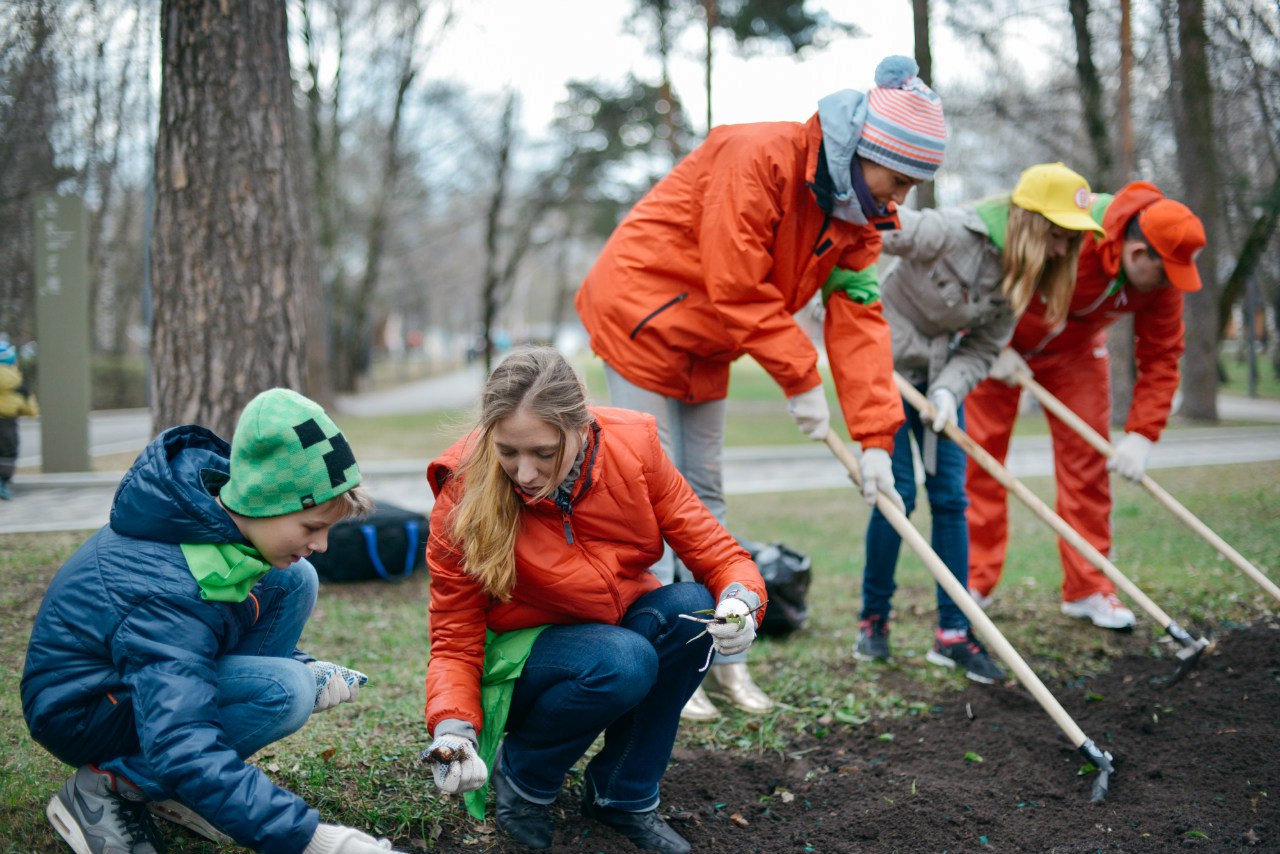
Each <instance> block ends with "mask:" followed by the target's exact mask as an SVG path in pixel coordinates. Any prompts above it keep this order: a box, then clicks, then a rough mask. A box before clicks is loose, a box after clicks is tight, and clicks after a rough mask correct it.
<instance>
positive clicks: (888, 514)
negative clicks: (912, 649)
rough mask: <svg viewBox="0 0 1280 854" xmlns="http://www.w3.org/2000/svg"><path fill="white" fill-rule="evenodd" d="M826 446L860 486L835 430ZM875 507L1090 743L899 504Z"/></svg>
mask: <svg viewBox="0 0 1280 854" xmlns="http://www.w3.org/2000/svg"><path fill="white" fill-rule="evenodd" d="M826 442H827V447H828V448H830V449H831V453H833V454H835V456H836V459H838V460H839V461H840V462H841V463H842V464H843V465H844V467H845V470H846V471H848V472H849V478H850V480H852V481H853V482H854V483H855V484H857V486H858V487H859V488H861V486H862V469H861V468H860V467H859V466H858V460H857V459H856V458H855V457H854V456H853V452H852V451H850V450H849V449H848V448H847V447H845V444H844V442H842V441H841V440H840V437H839V436H837V435H836V434H835V432H834V431H828V432H827V439H826ZM876 507H877V508H878V509H879V510H880V512H881V513H883V514H884V517H885V518H886V519H887V520H889V524H890V525H892V526H893V529H894V530H895V531H897V532H898V535H899V536H901V537H902V539H903V540H904V541H905V542H906V543H907V545H908V546H909V547H910V548H911V550H912V551H913V552H915V553H916V554H917V555H918V556H919V557H920V560H922V561H923V562H924V565H925V566H927V567H928V568H929V572H930V573H932V574H933V577H934V579H936V580H937V582H938V583H939V584H941V585H942V589H943V590H945V591H947V595H948V596H950V597H951V600H952V601H953V602H955V603H956V605H958V606H959V607H960V610H961V611H962V612H964V615H965V616H966V617H968V618H969V622H970V624H972V625H973V626H975V627H976V628H977V630H978V634H980V635H981V636H982V639H983V640H984V641H986V642H987V644H988V645H989V646H990V647H991V650H992V651H993V652H994V653H995V654H996V655H998V656H999V657H1000V660H1001V661H1003V662H1004V663H1005V664H1007V665H1008V666H1009V669H1010V670H1012V671H1013V673H1014V675H1015V676H1017V677H1018V681H1019V682H1021V683H1022V684H1023V685H1024V686H1025V687H1026V689H1027V690H1028V691H1030V692H1031V695H1032V696H1033V697H1035V698H1036V701H1037V702H1038V703H1039V704H1040V705H1041V707H1043V708H1044V710H1045V711H1046V712H1048V713H1049V717H1051V718H1053V722H1054V723H1056V724H1057V725H1058V727H1059V728H1060V729H1061V730H1062V731H1063V733H1065V734H1066V736H1067V738H1068V739H1070V740H1071V743H1072V745H1074V746H1075V747H1076V748H1077V749H1081V748H1082V747H1083V746H1085V745H1086V743H1087V744H1088V745H1089V746H1092V742H1091V741H1089V739H1088V738H1087V737H1086V736H1085V734H1084V731H1083V730H1082V729H1080V727H1079V726H1077V725H1076V722H1075V721H1074V720H1072V719H1071V716H1070V715H1069V714H1067V710H1066V709H1064V708H1062V705H1061V704H1060V703H1059V702H1058V701H1057V699H1056V698H1055V697H1054V696H1053V694H1051V693H1049V689H1048V688H1046V687H1045V686H1044V683H1043V682H1041V681H1040V677H1038V676H1036V674H1035V671H1033V670H1032V669H1031V668H1030V667H1029V666H1028V665H1027V663H1026V662H1025V661H1023V660H1022V656H1020V655H1018V652H1017V650H1015V649H1014V648H1013V645H1012V644H1011V643H1009V641H1008V640H1006V639H1005V636H1004V635H1002V634H1001V633H1000V630H999V629H997V628H996V624H995V623H993V622H991V618H990V617H988V616H987V615H986V612H984V611H983V610H982V609H981V608H979V607H978V603H977V602H974V601H973V597H972V596H970V595H969V591H968V590H966V589H965V588H964V585H963V584H961V583H960V582H959V581H957V580H956V577H955V576H954V575H952V574H951V570H950V569H948V568H947V565H946V564H945V563H943V562H942V558H940V557H938V553H937V552H935V551H934V550H933V547H932V546H930V545H929V544H928V543H927V542H925V539H924V535H923V534H921V533H920V532H919V531H917V530H916V527H915V526H914V525H912V524H911V520H909V519H908V518H907V514H905V513H903V512H902V511H901V510H899V509H898V505H896V504H894V503H893V500H892V499H890V498H889V497H888V496H887V495H884V494H883V493H882V494H880V495H878V496H876Z"/></svg>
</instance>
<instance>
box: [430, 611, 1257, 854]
mask: <svg viewBox="0 0 1280 854" xmlns="http://www.w3.org/2000/svg"><path fill="white" fill-rule="evenodd" d="M1134 640H1135V643H1133V644H1126V647H1131V650H1130V651H1129V652H1128V653H1127V654H1126V655H1125V656H1124V657H1123V658H1119V659H1117V660H1115V661H1114V662H1113V663H1112V667H1111V668H1110V670H1109V671H1108V672H1107V673H1106V674H1104V675H1101V676H1098V677H1095V678H1091V679H1081V680H1076V681H1075V682H1074V683H1071V684H1067V685H1063V684H1050V685H1049V686H1048V687H1049V688H1050V690H1051V691H1052V692H1053V694H1054V696H1055V697H1057V699H1058V700H1059V702H1061V703H1062V705H1063V707H1064V708H1065V709H1066V710H1067V713H1068V714H1070V715H1071V717H1072V719H1074V720H1075V722H1076V723H1077V724H1078V725H1079V726H1080V728H1081V729H1082V730H1083V731H1084V732H1085V734H1086V735H1087V736H1088V737H1089V738H1091V739H1093V740H1094V741H1095V742H1096V743H1098V744H1099V745H1100V746H1101V747H1103V748H1104V749H1106V750H1109V751H1110V752H1111V753H1112V754H1113V755H1114V757H1115V765H1116V772H1115V774H1113V775H1112V777H1111V789H1110V793H1109V795H1108V796H1107V799H1106V801H1105V802H1104V803H1102V804H1100V805H1096V806H1095V805H1093V804H1092V803H1091V802H1090V797H1089V795H1090V785H1091V784H1092V781H1093V779H1094V777H1095V774H1093V773H1084V774H1081V773H1078V772H1079V771H1080V770H1081V769H1082V767H1083V766H1084V765H1085V760H1084V758H1083V757H1082V756H1081V755H1080V754H1079V753H1078V752H1076V750H1075V749H1074V748H1073V747H1072V746H1071V745H1070V743H1069V742H1068V741H1067V739H1066V738H1065V736H1064V735H1063V734H1062V732H1061V730H1060V729H1059V728H1058V727H1057V725H1056V724H1054V723H1053V720H1052V719H1051V718H1050V717H1049V716H1048V714H1047V713H1046V712H1045V711H1044V710H1043V709H1042V708H1041V707H1040V705H1039V704H1038V703H1036V702H1035V700H1034V699H1033V698H1032V697H1031V696H1030V694H1028V693H1027V692H1026V691H1025V690H1023V689H1021V688H1019V687H1017V686H1016V685H1010V686H982V685H976V684H970V685H969V687H967V688H966V689H965V690H964V691H962V692H960V693H953V694H948V695H947V696H945V697H943V698H940V699H938V700H937V705H935V706H934V707H933V708H932V709H931V710H930V711H928V712H926V713H923V714H920V715H917V716H906V717H900V718H892V719H884V720H876V721H873V722H870V723H867V724H864V725H862V726H860V727H839V728H837V729H835V730H833V731H832V732H830V733H828V734H826V735H825V737H823V738H821V739H819V738H817V737H812V738H809V739H807V740H805V739H799V740H797V742H796V743H795V744H793V745H792V746H791V748H790V750H789V751H788V752H787V755H784V756H776V755H775V756H768V757H761V756H759V755H748V754H734V753H730V752H726V751H705V750H689V749H678V750H677V752H676V755H675V756H674V757H673V760H672V763H671V767H670V769H669V770H668V772H667V775H666V777H665V778H664V780H663V784H662V807H661V809H662V810H663V814H664V815H665V816H667V817H668V819H669V820H670V821H671V824H672V826H673V827H675V828H677V829H678V830H679V831H680V833H681V834H683V835H684V836H685V837H686V838H687V839H688V840H689V841H690V842H691V843H692V844H693V849H694V851H695V852H719V851H726V852H735V854H736V852H748V851H751V852H791V851H795V852H809V851H812V852H860V851H875V852H879V851H903V852H944V851H946V852H962V851H1038V852H1040V851H1046V852H1047V851H1055V852H1092V851H1169V850H1173V849H1182V848H1203V849H1205V850H1213V851H1220V850H1229V849H1236V848H1243V849H1251V850H1254V851H1280V624H1278V623H1276V622H1275V621H1270V622H1263V623H1259V624H1256V625H1253V626H1250V627H1247V628H1243V629H1238V630H1235V631H1231V632H1228V633H1225V634H1222V635H1220V636H1219V637H1218V639H1217V645H1216V648H1215V649H1214V650H1212V651H1211V652H1210V653H1208V654H1206V655H1205V656H1204V657H1203V658H1202V659H1201V661H1200V664H1199V665H1198V667H1197V668H1196V669H1195V670H1193V671H1191V673H1190V674H1189V675H1188V676H1187V677H1186V678H1185V679H1183V680H1182V681H1181V682H1179V683H1178V684H1176V685H1173V686H1166V685H1165V684H1164V683H1165V682H1166V681H1167V679H1168V677H1169V676H1170V675H1171V674H1172V673H1173V671H1174V665H1173V663H1172V659H1171V658H1170V657H1167V656H1166V657H1163V658H1156V657H1154V656H1153V655H1152V653H1151V648H1150V646H1149V645H1147V644H1141V643H1137V642H1136V641H1137V639H1136V638H1135V639H1134ZM580 792H581V786H580V784H579V783H578V781H576V780H575V781H573V782H572V783H571V784H570V785H569V786H567V787H566V789H565V791H564V792H563V793H562V794H561V797H560V799H559V800H558V801H557V803H556V804H555V805H554V807H553V810H554V812H555V814H556V816H557V832H556V840H555V845H554V846H553V848H552V851H554V852H601V854H632V852H635V851H636V850H637V849H636V848H635V847H634V846H632V845H631V843H630V842H629V841H628V840H626V839H624V838H623V837H621V836H619V835H617V834H616V833H614V832H613V831H611V830H610V829H608V828H606V827H603V826H602V825H599V824H597V823H595V822H591V821H587V820H585V819H583V818H582V817H581V816H580V815H579V813H578V803H577V798H578V796H579V794H580ZM437 846H438V847H436V848H435V849H433V850H438V851H455V852H456V851H471V852H474V851H487V852H500V854H506V852H516V851H522V850H524V849H522V848H521V847H520V846H518V845H516V844H515V843H513V842H512V841H511V840H510V839H509V838H507V837H506V836H505V835H504V834H502V833H501V832H499V831H495V830H493V828H492V821H490V822H488V823H487V824H486V825H481V826H474V825H473V826H471V827H470V829H469V832H466V833H464V834H461V835H451V834H450V833H449V832H447V831H446V833H445V834H444V835H443V836H442V837H440V838H439V839H438V840H437Z"/></svg>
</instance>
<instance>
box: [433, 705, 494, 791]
mask: <svg viewBox="0 0 1280 854" xmlns="http://www.w3.org/2000/svg"><path fill="white" fill-rule="evenodd" d="M451 724H462V722H461V721H454V720H452V719H450V720H443V721H441V722H440V723H439V724H437V725H436V738H435V741H433V742H431V746H430V747H428V748H427V749H426V750H425V751H423V753H422V756H421V759H422V761H423V762H426V763H427V764H428V765H430V766H431V775H432V776H433V777H434V778H435V781H436V787H437V788H438V789H439V790H440V791H442V792H448V793H449V794H451V795H457V794H460V793H462V792H470V791H471V790H472V789H478V788H480V787H481V786H483V785H484V783H485V781H486V780H488V779H489V769H488V767H486V766H485V764H484V760H483V759H481V758H480V754H479V753H477V752H476V744H475V742H474V741H472V740H471V739H469V738H467V737H466V736H462V735H458V734H457V733H454V732H443V731H442V730H447V729H449V728H450V725H451ZM462 725H463V726H466V727H468V728H469V727H470V725H469V724H462Z"/></svg>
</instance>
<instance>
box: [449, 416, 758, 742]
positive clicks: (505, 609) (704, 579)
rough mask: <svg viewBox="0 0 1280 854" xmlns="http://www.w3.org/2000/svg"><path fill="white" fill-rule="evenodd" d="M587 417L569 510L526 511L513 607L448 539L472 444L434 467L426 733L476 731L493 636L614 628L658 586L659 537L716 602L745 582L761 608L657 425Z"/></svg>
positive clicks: (751, 577)
mask: <svg viewBox="0 0 1280 854" xmlns="http://www.w3.org/2000/svg"><path fill="white" fill-rule="evenodd" d="M591 412H592V415H593V416H594V417H595V423H594V425H593V427H592V435H591V437H590V439H589V441H588V446H587V452H586V458H585V460H584V462H583V464H582V472H581V474H580V475H579V477H578V482H577V484H576V485H575V486H574V490H573V494H572V496H571V499H570V508H571V509H570V510H569V511H568V512H565V511H562V510H561V509H560V508H559V507H557V506H556V504H555V502H554V501H552V500H551V499H549V498H548V499H542V500H538V501H531V502H527V503H526V505H525V508H524V511H523V513H522V518H521V522H520V532H519V534H518V535H517V539H516V573H517V581H516V586H515V589H514V591H513V592H512V595H511V598H510V599H509V600H508V601H505V602H500V601H497V600H495V599H493V598H492V597H490V596H488V595H487V594H486V593H485V592H484V591H483V590H482V589H481V587H480V585H479V584H478V583H477V582H476V581H475V579H473V578H472V577H471V576H469V575H467V574H466V573H465V572H464V571H463V568H462V565H461V552H460V548H459V547H458V544H457V543H456V542H454V541H453V539H452V537H451V535H450V526H449V516H450V513H451V512H452V510H453V508H454V507H455V506H456V505H457V503H458V501H459V500H460V499H461V495H462V491H463V489H464V488H465V484H463V483H462V482H461V480H460V478H456V477H454V476H453V475H454V473H455V472H456V471H457V470H458V468H459V466H460V465H461V463H462V461H463V459H464V458H465V457H466V455H467V453H468V448H469V446H470V443H472V442H474V441H475V439H476V434H474V433H473V434H472V435H470V436H467V437H466V438H464V439H462V440H460V441H458V442H457V443H455V444H454V445H453V447H451V448H449V450H447V451H445V453H444V454H443V455H441V456H440V457H439V458H438V459H436V460H435V461H434V462H432V463H431V465H430V466H429V467H428V468H427V480H428V482H429V483H430V485H431V489H432V491H433V492H434V493H435V494H436V503H435V507H434V508H433V509H432V511H431V535H430V537H429V539H428V541H427V566H428V567H429V569H430V571H431V604H430V609H429V613H430V617H431V629H430V637H431V662H430V665H429V666H428V668H427V706H426V718H427V731H428V732H434V731H435V726H436V724H437V723H438V722H439V721H441V720H443V719H445V718H456V719H458V720H463V721H468V722H470V723H471V724H472V725H473V726H475V728H476V731H477V732H479V731H480V728H481V725H482V724H483V722H484V719H483V715H482V713H481V707H480V674H481V671H482V670H483V667H484V641H485V629H486V628H487V629H492V630H493V631H494V632H498V633H501V632H509V631H512V630H514V629H523V628H528V627H530V626H539V625H544V624H548V623H551V624H560V625H568V624H577V623H605V624H608V625H617V624H618V623H619V622H620V621H621V619H622V617H623V615H624V614H625V613H626V611H627V608H629V607H630V606H631V604H632V603H633V602H635V601H636V600H637V599H639V598H640V597H641V596H643V595H644V594H645V593H648V592H649V591H651V590H655V589H657V588H658V587H659V586H660V584H659V582H658V580H657V578H655V577H654V575H653V573H651V572H650V571H649V567H650V566H652V565H653V564H654V562H655V561H657V560H658V558H659V557H660V556H661V555H662V542H663V539H664V538H665V539H666V540H667V541H668V542H670V543H671V547H672V548H673V549H675V552H676V554H677V555H678V556H679V557H680V559H681V560H682V561H684V564H685V566H687V567H688V568H689V569H690V571H692V572H693V576H694V578H696V579H697V580H698V581H700V582H701V583H703V584H705V585H706V587H707V589H708V590H710V591H711V593H712V595H713V596H715V597H716V598H717V599H718V598H719V596H720V594H721V592H723V591H724V589H725V588H727V587H728V586H729V585H730V584H732V583H734V582H739V583H741V584H742V585H743V586H745V587H746V588H747V589H748V590H750V591H752V592H753V593H755V594H756V595H757V596H759V597H760V601H761V602H764V601H765V596H766V594H765V587H764V579H762V578H761V577H760V571H759V570H758V569H756V565H755V564H754V563H752V561H751V558H750V556H749V555H748V554H747V552H746V550H744V549H743V548H742V546H740V545H738V542H737V541H736V540H734V538H733V537H732V536H730V535H729V533H728V532H727V531H725V529H724V528H723V527H721V525H720V523H719V522H717V521H716V519H715V517H714V516H712V515H711V513H710V512H709V511H708V510H707V509H706V507H705V506H703V504H702V502H701V501H700V500H699V499H698V497H697V496H696V495H694V493H693V490H692V489H691V488H690V487H689V484H688V483H687V482H686V481H685V479H684V478H683V477H681V476H680V473H679V472H678V471H676V468H675V465H674V464H673V463H672V462H671V461H670V460H669V459H668V458H667V456H666V454H664V453H663V451H662V446H661V445H660V444H659V443H658V428H657V423H656V422H655V421H654V419H653V417H652V416H650V415H645V414H643V413H639V412H632V411H629V410H625V409H612V408H607V407H593V408H592V410H591ZM512 488H513V489H514V488H515V487H514V486H513V487H512ZM763 615H764V610H763V609H761V610H760V611H758V612H757V613H756V620H757V622H758V621H759V620H760V619H762V618H763Z"/></svg>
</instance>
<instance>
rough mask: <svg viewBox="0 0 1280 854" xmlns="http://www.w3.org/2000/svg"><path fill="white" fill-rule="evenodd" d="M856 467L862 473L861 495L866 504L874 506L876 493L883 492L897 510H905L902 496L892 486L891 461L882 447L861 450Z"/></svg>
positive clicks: (905, 506)
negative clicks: (860, 457)
mask: <svg viewBox="0 0 1280 854" xmlns="http://www.w3.org/2000/svg"><path fill="white" fill-rule="evenodd" d="M858 468H859V469H860V474H861V475H862V497H863V498H865V499H867V503H868V504H870V505H872V506H873V507H874V506H875V503H876V493H878V492H883V493H884V494H885V495H887V496H888V497H889V500H890V501H892V502H893V503H894V504H896V505H897V506H898V509H899V510H901V511H902V512H904V513H905V512H906V511H907V505H905V504H903V503H902V496H901V495H899V494H898V490H897V489H895V488H894V486H893V461H892V460H891V459H890V458H889V452H888V451H886V450H884V449H883V448H867V449H866V450H864V451H863V452H862V459H861V460H860V461H859V465H858Z"/></svg>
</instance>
